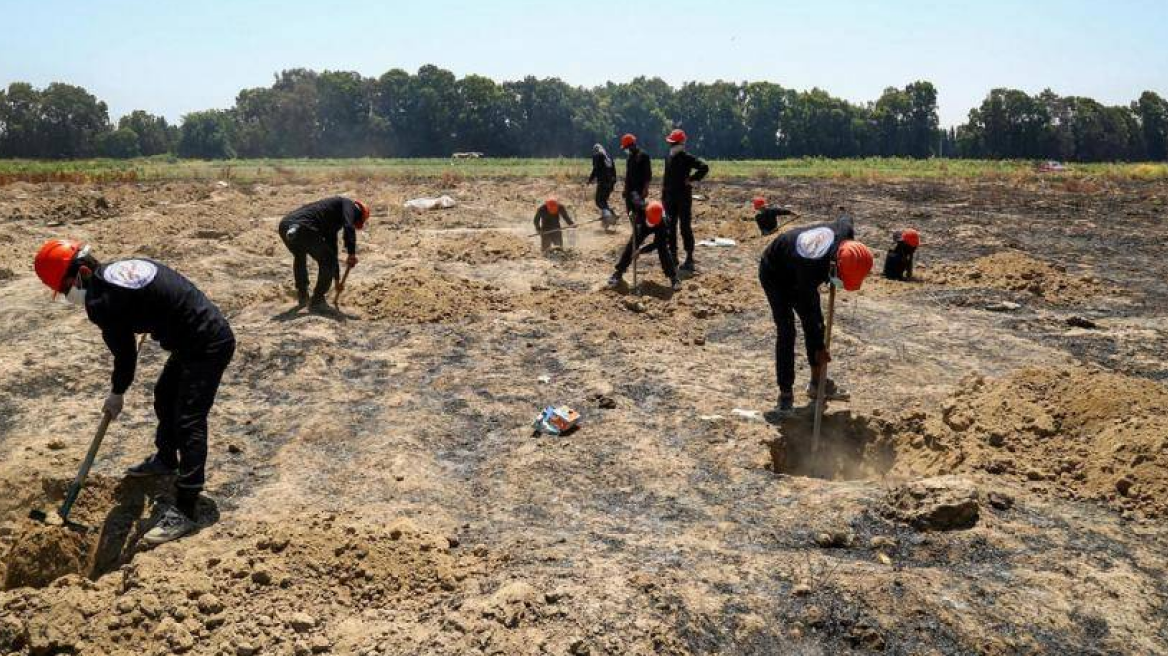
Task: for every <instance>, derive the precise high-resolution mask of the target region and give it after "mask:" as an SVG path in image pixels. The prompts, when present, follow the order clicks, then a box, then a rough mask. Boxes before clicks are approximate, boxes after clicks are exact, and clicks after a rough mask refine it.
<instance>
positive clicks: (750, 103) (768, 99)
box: [742, 82, 787, 159]
mask: <svg viewBox="0 0 1168 656" xmlns="http://www.w3.org/2000/svg"><path fill="white" fill-rule="evenodd" d="M786 102H787V94H786V92H785V91H784V89H783V87H781V86H779V85H777V84H772V83H770V82H753V83H750V84H747V85H746V87H745V88H744V90H743V108H742V114H743V117H742V121H743V124H744V126H745V127H746V151H747V152H746V154H747V156H748V157H754V158H759V159H771V158H776V157H778V156H779V153H780V150H779V117H781V116H782V115H783V111H784V109H785V105H786Z"/></svg>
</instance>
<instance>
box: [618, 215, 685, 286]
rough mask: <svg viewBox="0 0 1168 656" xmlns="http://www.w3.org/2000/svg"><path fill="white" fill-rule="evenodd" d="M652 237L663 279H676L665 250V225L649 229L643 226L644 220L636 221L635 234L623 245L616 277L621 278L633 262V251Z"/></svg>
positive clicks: (675, 272)
mask: <svg viewBox="0 0 1168 656" xmlns="http://www.w3.org/2000/svg"><path fill="white" fill-rule="evenodd" d="M650 235H652V236H653V238H654V240H655V241H656V243H657V249H656V250H657V259H659V260H660V261H661V271H662V272H664V273H665V277H666V278H669V279H670V280H673V279H674V278H675V277H677V271H676V270H675V269H674V263H673V255H672V254H671V253H670V252H669V249H668V248H665V247H664V246H665V239H666V230H665V224H664V223H662V224H661V225H659V226H657V227H656V228H650V227H649V226H648V225H646V224H645V222H644V220H638V221H637V230H636V234H634V235H633V236H631V237H629V243H627V244H625V250H624V251H623V252H622V253H621V256H620V260H619V261H618V262H617V263H616V273H617V275H620V276H623V275H624V274H625V271H627V270H628V268H629V265H630V264H631V263H632V261H633V250H634V249H639V248H641V244H643V243H644V242H645V240H646V239H648V238H649V236H650Z"/></svg>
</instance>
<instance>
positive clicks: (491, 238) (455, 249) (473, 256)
mask: <svg viewBox="0 0 1168 656" xmlns="http://www.w3.org/2000/svg"><path fill="white" fill-rule="evenodd" d="M530 241H531V240H528V242H530ZM437 255H438V257H439V258H440V259H442V260H447V261H449V260H453V261H455V262H464V263H466V264H494V263H496V262H502V261H505V260H517V259H520V258H524V257H531V256H534V255H535V251H534V249H533V248H532V244H531V243H527V242H524V241H523V240H522V238H521V237H518V236H516V235H513V234H507V233H503V232H479V233H476V234H474V235H473V236H467V237H464V238H461V239H457V240H454V241H452V242H447V243H444V244H442V245H441V246H439V247H438V249H437Z"/></svg>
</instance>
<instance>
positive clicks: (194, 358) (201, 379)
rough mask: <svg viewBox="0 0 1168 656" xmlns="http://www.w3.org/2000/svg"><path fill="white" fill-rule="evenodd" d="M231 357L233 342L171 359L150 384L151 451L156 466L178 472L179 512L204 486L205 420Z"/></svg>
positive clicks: (233, 340) (205, 457)
mask: <svg viewBox="0 0 1168 656" xmlns="http://www.w3.org/2000/svg"><path fill="white" fill-rule="evenodd" d="M234 353H235V339H234V338H230V340H229V341H227V342H224V343H221V344H219V345H217V346H215V347H214V348H212V349H208V350H206V351H202V352H199V353H173V354H171V356H170V358H169V359H167V361H166V365H165V366H164V367H163V368H162V375H161V376H159V377H158V382H157V383H155V384H154V414H155V415H157V416H158V428H157V429H156V430H155V432H154V446H155V447H156V448H157V449H158V459H159V460H161V461H162V462H163V463H164V464H166V465H167V466H169V467H175V468H177V469H178V472H179V473H178V480H177V481H176V482H175V487H177V488H178V495H179V501H180V504H179V508H180V509H183V508H182V501H183V498H184V497H186V498H187V499H188V500H189V501H190V503H191V505H192V510H193V499H194V498H195V497H197V496H198V493H199V490H202V489H203V484H204V483H205V482H206V476H207V472H206V465H207V415H209V414H210V413H211V406H213V405H214V404H215V395H216V394H217V393H218V391H219V382H220V381H221V380H222V379H223V371H224V370H226V369H227V365H228V364H229V363H230V362H231V357H232V355H234ZM188 514H190V513H188Z"/></svg>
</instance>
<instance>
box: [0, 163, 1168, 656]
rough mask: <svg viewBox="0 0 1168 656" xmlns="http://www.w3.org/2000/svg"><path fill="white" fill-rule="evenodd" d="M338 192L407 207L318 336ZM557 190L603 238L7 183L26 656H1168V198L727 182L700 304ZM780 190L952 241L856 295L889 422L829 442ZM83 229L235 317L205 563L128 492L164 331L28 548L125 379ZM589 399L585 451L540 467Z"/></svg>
mask: <svg viewBox="0 0 1168 656" xmlns="http://www.w3.org/2000/svg"><path fill="white" fill-rule="evenodd" d="M337 193H342V194H351V195H354V196H355V197H359V198H362V199H365V200H367V202H370V204H371V205H372V207H373V209H374V219H373V221H372V227H371V229H370V230H369V231H368V232H367V233H362V234H361V235H360V237H359V242H360V254H361V263H360V265H359V266H358V267H357V268H356V269H355V270H354V271H353V273H352V275H351V277H350V282H349V286H348V288H347V289H346V290H345V293H344V296H343V297H342V299H341V308H342V313H341V314H339V315H338V316H335V317H322V316H313V315H306V314H304V313H298V312H294V311H290V309H291V306H292V301H293V299H292V294H291V284H290V282H291V281H290V278H291V274H290V271H289V269H290V258H289V256H288V255H287V253H286V252H285V251H284V249H283V246H282V245H281V244H280V242H279V240H278V238H277V236H276V224H277V222H278V221H279V218H280V216H281V215H282V214H283V213H285V212H287V211H289V210H290V209H292V208H294V207H296V206H297V205H298V204H301V203H304V202H308V201H311V200H314V199H316V198H319V197H323V196H326V195H330V194H337ZM443 193H445V194H449V195H451V196H452V197H454V198H456V199H458V201H459V206H458V207H456V208H453V209H450V210H444V211H439V212H406V211H403V210H401V209H400V207H401V203H402V202H403V201H404V200H406V199H408V198H412V197H418V196H435V195H439V194H443ZM550 193H556V194H557V195H558V196H559V197H560V199H561V202H563V203H564V204H565V205H567V206H568V208H569V210H572V211H573V216H575V217H577V218H578V220H587V219H588V218H591V214H592V212H591V210H589V209H588V208H587V206H586V205H585V196H584V195H583V193H582V191H581V189H580V188H579V187H573V186H570V185H568V184H565V183H564V181H556V180H525V179H515V180H489V181H475V180H458V179H457V178H451V179H449V180H447V181H445V182H442V183H440V182H438V181H434V182H433V183H426V182H424V181H412V182H394V183H380V182H376V181H369V180H366V181H353V182H351V183H348V184H343V185H334V186H324V185H308V184H272V185H269V184H254V185H238V184H235V183H230V184H223V185H221V184H216V183H215V182H186V183H176V182H171V183H147V184H111V185H101V186H91V185H62V184H40V185H32V184H24V183H17V184H10V185H6V186H2V187H0V225H2V226H3V228H2V229H0V294H3V299H4V300H3V301H2V302H0V558H2V562H0V573H3V581H4V586H3V587H4V588H5V590H4V591H3V592H0V653H16V654H55V653H81V654H143V653H145V654H170V653H189V654H225V655H235V654H239V655H246V654H312V653H335V654H419V653H426V654H429V653H434V654H476V653H484V654H574V655H582V654H709V653H722V654H873V653H886V654H946V655H948V654H1037V653H1042V654H1160V653H1166V652H1168V583H1166V581H1168V577H1166V574H1168V572H1166V569H1168V531H1165V529H1164V528H1163V524H1162V521H1163V518H1164V517H1165V514H1166V511H1168V505H1165V497H1166V493H1168V474H1166V472H1168V467H1166V466H1168V442H1166V439H1168V424H1166V423H1165V416H1166V414H1165V411H1166V410H1168V389H1166V387H1165V383H1166V382H1168V329H1166V328H1165V325H1166V324H1165V318H1166V314H1168V305H1166V304H1165V303H1164V298H1168V265H1166V264H1165V263H1164V260H1163V257H1162V252H1161V250H1162V244H1163V243H1164V242H1165V239H1166V238H1168V222H1166V221H1165V216H1164V211H1163V207H1164V202H1163V201H1164V199H1165V198H1168V188H1166V187H1165V186H1164V185H1163V184H1162V183H1125V184H1108V185H1103V184H1098V185H1090V186H1076V187H1073V188H1071V187H1067V186H1063V185H1052V184H1050V183H1047V182H1046V181H1041V180H1040V181H1036V182H1025V183H1012V182H1009V181H997V182H944V181H936V182H875V181H866V180H778V179H776V180H768V181H765V182H744V183H732V184H731V183H726V184H723V183H711V184H707V185H704V186H703V188H702V189H701V193H702V194H703V195H704V196H706V197H707V199H706V200H704V201H698V202H697V203H695V212H696V215H697V219H696V226H697V231H698V237H699V239H701V238H709V237H715V236H720V237H731V238H734V239H736V240H738V241H739V244H738V246H736V247H734V248H700V250H699V252H698V263H699V267H700V271H701V273H700V275H698V276H696V277H693V278H690V279H688V280H686V281H685V286H684V289H683V290H682V291H680V292H677V293H674V292H672V291H671V290H670V289H669V287H668V284H667V281H666V280H664V279H663V278H662V276H661V273H660V271H659V270H657V266H656V257H655V255H650V256H647V257H644V258H642V267H643V268H642V280H643V281H644V285H643V289H642V291H643V294H642V295H641V296H636V295H633V294H632V292H631V290H629V289H628V288H627V287H625V288H621V289H618V290H616V291H609V290H607V289H604V284H603V283H604V280H605V279H606V278H607V277H608V275H609V274H610V272H611V267H612V264H613V263H614V262H615V259H616V256H617V254H618V251H619V249H620V247H621V245H622V244H623V240H624V239H625V237H626V235H627V228H625V227H624V226H620V229H619V230H618V232H617V233H616V234H606V233H604V232H603V231H602V230H600V228H599V227H598V226H597V225H595V224H593V225H589V226H586V227H584V228H583V229H581V230H580V231H579V232H578V233H577V234H576V235H575V238H574V239H573V240H570V241H569V243H571V242H572V241H574V242H575V248H574V249H572V250H570V251H569V252H566V253H553V254H550V255H548V256H546V257H544V256H541V255H540V254H539V249H538V244H537V243H536V241H537V240H536V239H526V238H525V235H527V234H528V233H530V228H531V215H532V214H533V213H534V211H535V208H536V206H537V205H538V204H539V202H540V200H541V199H542V198H545V197H546V196H547V195H548V194H550ZM758 194H762V195H765V196H767V197H768V198H769V199H771V200H772V201H773V202H781V203H786V204H790V205H792V206H793V207H794V208H796V209H797V210H799V211H801V212H802V213H803V214H804V215H805V219H804V221H814V220H826V219H830V218H834V217H835V216H836V215H837V214H838V213H840V212H848V213H850V214H852V215H853V216H854V217H855V219H856V224H857V230H858V233H859V237H860V238H861V239H862V240H864V241H866V242H867V243H869V245H871V246H872V247H873V248H874V250H876V251H877V252H878V253H879V252H881V251H883V250H885V249H887V247H888V246H889V245H890V244H891V233H892V232H893V231H894V230H896V229H900V228H904V227H908V226H912V227H915V228H917V229H918V230H920V231H921V232H922V234H923V236H924V241H925V245H924V247H923V248H922V250H921V252H920V255H919V259H918V264H919V272H920V276H919V280H918V281H916V282H913V283H891V282H887V281H883V280H876V279H872V280H870V281H869V283H868V284H866V285H865V288H864V289H863V290H862V291H861V292H859V293H856V294H844V295H842V296H841V297H840V301H839V305H838V307H837V318H836V319H837V323H836V325H837V331H836V334H835V345H836V346H835V348H834V355H835V362H834V363H833V365H832V366H833V371H834V372H836V373H835V375H836V376H837V377H838V378H839V379H840V380H841V381H842V382H843V383H845V384H846V385H848V386H849V387H850V388H851V389H852V390H853V397H854V398H853V400H852V402H851V403H849V404H837V405H833V407H831V408H830V409H829V412H828V415H827V417H826V418H825V421H824V437H823V441H822V444H821V448H820V450H819V451H818V452H815V453H813V452H812V449H811V422H810V413H809V412H808V411H807V410H806V409H805V410H804V411H802V412H801V413H800V414H798V415H797V416H795V417H793V418H791V419H789V420H785V421H783V422H782V423H780V424H779V425H774V426H772V425H769V424H767V423H765V422H764V421H762V419H761V417H762V412H763V411H765V410H768V409H769V408H770V406H771V405H772V404H773V402H774V396H775V389H774V373H773V360H772V357H773V356H772V353H773V344H774V333H773V326H772V323H771V319H770V312H769V309H768V308H767V306H766V302H765V299H764V297H763V294H762V293H761V290H760V289H759V287H758V284H757V280H756V269H755V265H756V262H757V257H758V253H759V252H760V250H761V249H762V248H764V247H765V245H766V244H767V243H768V240H769V238H762V237H759V236H758V235H757V234H756V232H757V231H756V229H755V227H754V224H753V222H751V221H750V218H751V216H752V214H753V213H752V212H751V211H750V210H749V201H750V199H751V198H752V197H753V196H755V195H758ZM744 219H745V221H744ZM1019 226H1025V229H1020V228H1019ZM53 236H70V237H75V238H81V239H86V240H89V241H91V242H92V243H93V245H94V247H95V248H96V251H97V254H98V255H99V257H104V258H114V257H119V256H126V255H135V254H136V255H147V256H151V257H156V258H159V259H162V260H164V261H166V262H168V263H169V264H171V265H173V266H175V267H176V268H178V269H179V270H180V271H182V272H184V273H185V274H186V275H188V276H189V277H190V278H192V279H193V280H194V281H195V282H196V283H197V284H198V285H199V286H200V287H201V288H203V289H204V290H205V291H207V292H208V294H209V295H210V296H211V297H212V298H213V299H214V300H215V301H216V302H217V303H219V305H220V306H221V307H222V308H223V309H224V310H225V312H226V313H227V314H228V317H229V319H230V320H231V322H232V325H233V327H234V328H235V332H236V334H237V336H238V338H239V346H238V350H237V354H236V358H235V360H234V362H233V363H232V366H231V368H230V369H229V370H228V372H227V375H226V378H225V380H224V384H223V388H222V390H221V392H220V397H219V402H218V403H217V405H216V407H215V411H214V413H213V415H212V426H211V431H212V437H211V444H210V449H211V453H210V458H209V473H210V476H209V486H208V489H207V490H206V496H205V499H204V500H203V504H202V506H201V522H200V523H201V530H200V531H199V532H198V533H197V534H196V535H194V536H191V537H189V538H187V539H184V540H182V541H180V542H177V543H174V544H169V545H164V546H162V547H160V548H157V549H154V550H146V549H144V548H142V546H141V545H140V543H139V538H140V536H141V534H142V532H143V531H144V530H146V528H148V527H149V525H150V523H151V522H152V521H153V518H154V517H156V516H157V512H158V508H159V507H160V504H161V503H164V502H165V501H166V500H167V495H168V488H167V485H166V482H165V481H162V482H160V483H157V484H153V485H149V486H146V485H140V484H134V483H132V482H130V481H126V480H124V479H123V478H122V477H121V473H120V472H121V471H122V470H123V469H124V468H125V467H126V466H127V465H130V464H133V463H135V462H137V461H138V460H139V459H140V458H142V457H143V456H144V455H146V454H147V453H149V451H150V448H151V439H152V430H153V421H152V419H153V417H152V410H151V405H150V387H151V383H152V381H153V379H154V377H156V376H157V375H158V372H159V371H160V370H161V367H162V364H163V362H164V361H165V360H164V358H165V354H164V353H162V352H160V350H159V349H158V348H157V345H155V344H153V343H152V342H147V345H146V347H145V348H144V350H143V353H142V356H141V362H140V366H139V372H138V380H137V381H136V383H135V385H134V387H133V388H132V389H131V391H130V393H129V394H128V396H127V410H126V411H125V413H123V415H122V417H120V418H119V419H118V421H117V422H115V424H114V425H113V426H112V427H111V430H110V434H109V435H108V436H107V438H106V442H105V444H104V447H103V451H102V453H101V454H100V456H99V458H98V460H97V464H96V466H95V471H94V475H93V478H92V479H91V483H90V485H89V486H88V487H87V488H86V490H85V492H83V494H82V496H81V500H80V501H79V505H78V508H77V512H76V515H75V517H76V519H78V521H79V522H80V523H81V524H84V525H85V526H86V527H88V529H89V530H88V531H85V532H81V531H78V530H74V529H68V528H64V527H59V526H47V527H46V526H40V525H36V524H34V523H32V522H31V521H30V520H28V519H27V518H26V516H27V514H28V511H29V510H30V509H33V508H42V509H47V510H50V514H51V509H52V508H53V507H55V505H56V503H58V502H59V501H60V499H61V498H62V497H63V495H64V491H65V488H66V486H67V485H68V482H69V481H70V480H71V478H72V476H73V474H74V473H75V470H76V466H77V464H78V462H79V461H80V459H81V458H82V456H83V455H84V452H85V449H86V446H87V444H88V440H89V439H90V437H91V436H92V431H93V429H94V428H95V427H96V424H97V420H98V409H99V407H100V404H101V399H102V398H103V397H104V394H105V390H106V385H107V384H108V369H109V366H110V358H109V356H108V354H107V353H106V351H105V349H104V346H103V344H102V342H101V338H100V335H99V334H98V333H97V332H96V330H95V329H94V327H93V326H92V325H90V324H89V323H88V322H87V321H86V320H85V318H84V316H82V315H81V314H80V313H79V312H77V311H76V310H75V309H74V308H71V307H69V306H66V305H63V304H59V303H52V302H50V300H49V295H48V293H47V292H46V291H45V290H44V289H43V288H42V286H41V285H40V283H39V282H38V281H37V280H36V279H35V276H33V274H32V272H31V265H30V263H31V257H32V254H33V253H34V252H35V250H36V248H37V246H39V244H40V243H41V242H42V241H43V240H44V239H47V238H49V237H53ZM877 266H879V258H878V262H877ZM628 278H629V279H631V276H629V277H628ZM799 377H800V381H805V380H806V369H805V367H804V366H803V364H802V363H800V370H799ZM552 403H556V404H568V405H571V406H573V407H575V408H576V409H578V410H579V411H580V412H581V414H582V416H583V420H582V426H581V429H580V430H578V431H576V432H575V433H573V434H572V435H571V436H569V437H565V438H548V437H533V436H532V432H531V421H532V419H533V417H534V416H535V414H536V412H537V411H538V410H539V409H540V408H541V407H543V406H544V405H547V404H552ZM735 410H738V411H739V412H734V411H735Z"/></svg>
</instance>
